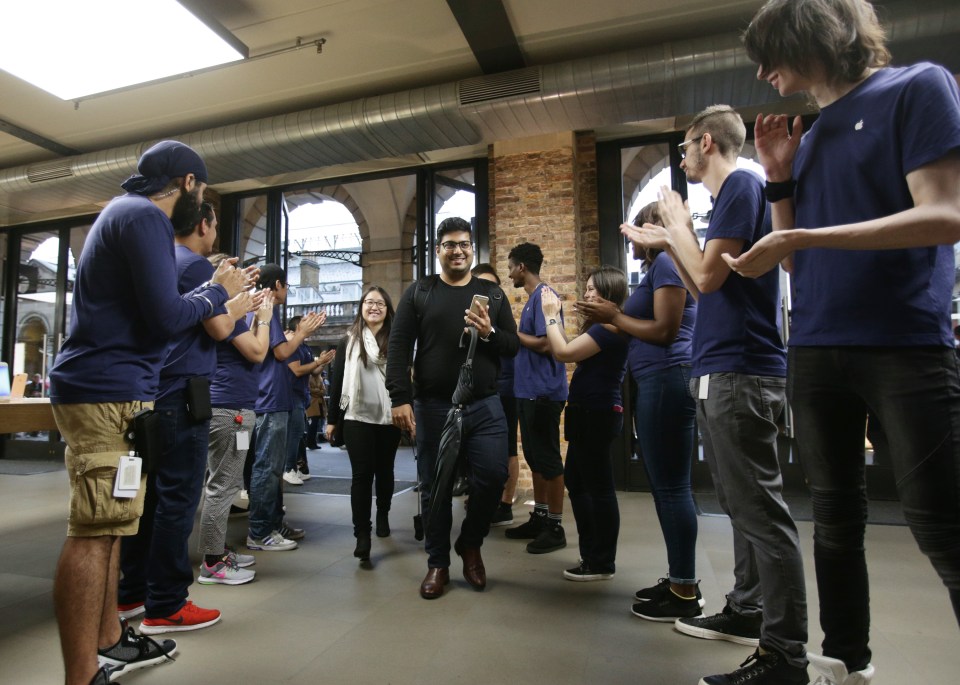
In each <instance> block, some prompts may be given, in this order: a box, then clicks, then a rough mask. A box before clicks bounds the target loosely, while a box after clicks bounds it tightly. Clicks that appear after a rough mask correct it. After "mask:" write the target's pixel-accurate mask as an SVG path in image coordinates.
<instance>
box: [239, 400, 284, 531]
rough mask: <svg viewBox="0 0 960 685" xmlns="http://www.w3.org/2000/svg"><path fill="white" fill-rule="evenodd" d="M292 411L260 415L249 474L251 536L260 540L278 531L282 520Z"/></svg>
mask: <svg viewBox="0 0 960 685" xmlns="http://www.w3.org/2000/svg"><path fill="white" fill-rule="evenodd" d="M289 419H290V412H288V411H277V412H270V413H268V414H258V415H257V439H256V447H255V449H256V456H254V458H253V469H252V470H251V472H250V491H249V493H250V537H251V538H253V539H254V540H260V539H261V538H265V537H266V536H267V535H269V534H270V533H272V532H273V531H275V530H277V529H278V528H279V527H280V523H281V521H282V520H283V510H282V509H281V503H280V488H281V477H282V476H283V465H284V462H285V461H286V454H287V422H288V421H289Z"/></svg>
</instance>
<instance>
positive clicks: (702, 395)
mask: <svg viewBox="0 0 960 685" xmlns="http://www.w3.org/2000/svg"><path fill="white" fill-rule="evenodd" d="M709 392H710V374H709V373H705V374H703V375H702V376H700V389H699V391H698V392H697V399H698V400H705V399H707V395H708V394H709Z"/></svg>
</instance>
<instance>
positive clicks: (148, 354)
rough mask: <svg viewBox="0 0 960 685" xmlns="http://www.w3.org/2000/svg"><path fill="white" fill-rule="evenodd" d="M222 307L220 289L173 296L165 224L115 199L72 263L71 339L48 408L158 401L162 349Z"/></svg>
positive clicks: (135, 200) (133, 198) (143, 207)
mask: <svg viewBox="0 0 960 685" xmlns="http://www.w3.org/2000/svg"><path fill="white" fill-rule="evenodd" d="M226 300H227V293H226V291H225V290H224V289H223V287H221V286H219V285H212V286H207V287H205V288H199V289H197V290H195V291H193V292H190V293H187V294H185V295H181V294H180V293H178V292H177V266H176V260H175V259H174V251H173V225H172V224H171V223H170V219H168V218H167V215H166V214H164V213H163V211H162V210H161V209H160V208H159V207H157V206H156V205H155V204H153V203H152V202H151V201H150V200H149V199H147V198H146V197H143V196H141V195H133V194H130V195H123V196H121V197H118V198H115V199H114V200H113V201H112V202H111V203H110V204H109V205H107V207H106V208H105V209H104V210H103V212H101V213H100V216H98V217H97V220H96V221H95V222H94V223H93V226H92V227H91V229H90V233H89V234H88V235H87V239H86V241H85V242H84V245H83V252H82V253H81V254H80V259H79V260H78V262H77V274H76V280H75V281H74V288H73V311H72V312H71V317H70V328H69V335H68V337H67V339H66V340H65V341H64V343H63V347H62V348H61V350H60V353H59V354H58V355H57V359H56V361H55V362H54V365H53V368H52V369H51V371H50V399H51V401H52V402H53V403H54V404H71V403H79V402H84V403H100V402H131V401H153V400H155V399H156V398H157V392H158V387H159V378H160V366H161V364H162V362H163V358H164V352H165V351H166V348H167V342H168V341H169V340H170V339H171V338H172V337H174V336H175V335H177V334H178V333H182V332H183V331H185V330H187V329H189V328H191V327H193V326H195V325H196V324H197V323H198V322H200V321H201V320H203V319H205V318H207V317H209V316H211V315H212V314H213V313H214V312H215V310H218V308H220V307H221V306H222V305H223V303H224V302H226ZM220 311H222V310H220Z"/></svg>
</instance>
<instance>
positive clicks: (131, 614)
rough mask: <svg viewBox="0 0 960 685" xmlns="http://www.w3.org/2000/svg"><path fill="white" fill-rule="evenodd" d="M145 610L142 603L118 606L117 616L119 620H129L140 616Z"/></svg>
mask: <svg viewBox="0 0 960 685" xmlns="http://www.w3.org/2000/svg"><path fill="white" fill-rule="evenodd" d="M144 611H146V609H144V608H143V602H131V603H130V604H118V605H117V615H118V616H119V617H120V618H125V619H128V620H129V619H131V618H136V617H137V616H139V615H140V614H142V613H143V612H144Z"/></svg>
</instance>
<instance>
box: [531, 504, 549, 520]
mask: <svg viewBox="0 0 960 685" xmlns="http://www.w3.org/2000/svg"><path fill="white" fill-rule="evenodd" d="M549 511H550V510H549V509H548V508H547V505H546V504H534V505H533V515H534V516H539V517H540V518H547V515H548V514H549Z"/></svg>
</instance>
